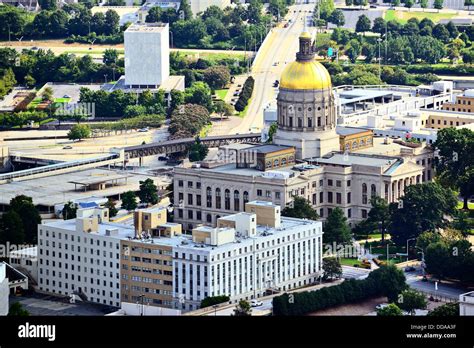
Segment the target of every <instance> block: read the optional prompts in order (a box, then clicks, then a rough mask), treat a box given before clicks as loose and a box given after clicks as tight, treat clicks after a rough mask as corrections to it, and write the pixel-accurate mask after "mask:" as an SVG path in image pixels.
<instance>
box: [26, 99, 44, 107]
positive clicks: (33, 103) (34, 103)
mask: <svg viewBox="0 0 474 348" xmlns="http://www.w3.org/2000/svg"><path fill="white" fill-rule="evenodd" d="M42 100H43V99H42V98H41V97H36V98H35V99H33V100H32V101H31V103H29V104H28V107H27V108H28V109H30V108H32V109H36V107H37V106H38V104H40V103H41V101H42Z"/></svg>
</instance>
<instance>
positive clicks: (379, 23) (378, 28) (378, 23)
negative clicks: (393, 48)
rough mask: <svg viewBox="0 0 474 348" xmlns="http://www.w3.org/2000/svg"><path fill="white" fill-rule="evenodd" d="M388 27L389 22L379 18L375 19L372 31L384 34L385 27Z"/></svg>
mask: <svg viewBox="0 0 474 348" xmlns="http://www.w3.org/2000/svg"><path fill="white" fill-rule="evenodd" d="M386 26H387V22H386V21H385V19H383V18H382V17H377V18H375V19H374V24H373V25H372V31H373V32H374V33H379V34H384V33H385V27H386Z"/></svg>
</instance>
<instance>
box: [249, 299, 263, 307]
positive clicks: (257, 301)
mask: <svg viewBox="0 0 474 348" xmlns="http://www.w3.org/2000/svg"><path fill="white" fill-rule="evenodd" d="M262 305H263V302H262V301H259V300H252V301H250V306H252V307H260V306H262Z"/></svg>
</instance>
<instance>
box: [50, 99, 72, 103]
mask: <svg viewBox="0 0 474 348" xmlns="http://www.w3.org/2000/svg"><path fill="white" fill-rule="evenodd" d="M70 101H71V98H55V99H54V102H55V103H69V102H70Z"/></svg>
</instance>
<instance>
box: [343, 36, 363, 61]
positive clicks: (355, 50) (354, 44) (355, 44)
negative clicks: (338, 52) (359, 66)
mask: <svg viewBox="0 0 474 348" xmlns="http://www.w3.org/2000/svg"><path fill="white" fill-rule="evenodd" d="M361 51H362V47H361V45H360V42H359V41H358V40H356V39H352V40H351V41H349V47H348V48H347V49H346V54H347V56H348V57H349V59H350V60H351V62H352V63H355V62H356V61H357V58H359V56H360V54H361Z"/></svg>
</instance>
